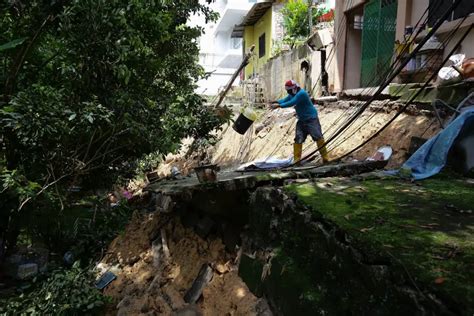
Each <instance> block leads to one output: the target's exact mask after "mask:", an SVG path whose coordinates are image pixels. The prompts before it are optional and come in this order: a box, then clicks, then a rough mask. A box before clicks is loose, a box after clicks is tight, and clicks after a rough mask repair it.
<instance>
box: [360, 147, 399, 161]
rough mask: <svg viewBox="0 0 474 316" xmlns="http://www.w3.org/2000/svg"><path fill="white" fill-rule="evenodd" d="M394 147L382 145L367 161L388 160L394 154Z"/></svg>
mask: <svg viewBox="0 0 474 316" xmlns="http://www.w3.org/2000/svg"><path fill="white" fill-rule="evenodd" d="M392 153H393V149H392V147H390V146H383V147H380V148H379V149H378V150H377V152H376V153H375V154H374V155H373V156H372V157H369V158H367V159H366V160H367V161H387V160H389V159H390V157H391V156H392Z"/></svg>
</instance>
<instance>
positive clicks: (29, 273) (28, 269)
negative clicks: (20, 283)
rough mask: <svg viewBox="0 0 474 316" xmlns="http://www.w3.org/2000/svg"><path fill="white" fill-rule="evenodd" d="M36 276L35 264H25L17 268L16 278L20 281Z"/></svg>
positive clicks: (36, 267)
mask: <svg viewBox="0 0 474 316" xmlns="http://www.w3.org/2000/svg"><path fill="white" fill-rule="evenodd" d="M37 274H38V265H37V264H36V263H25V264H22V265H19V266H18V272H17V278H18V279H20V280H26V279H30V278H32V277H34V276H36V275H37Z"/></svg>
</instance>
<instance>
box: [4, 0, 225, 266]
mask: <svg viewBox="0 0 474 316" xmlns="http://www.w3.org/2000/svg"><path fill="white" fill-rule="evenodd" d="M193 13H199V14H203V15H205V16H206V19H208V20H209V19H210V20H212V19H215V18H216V16H215V13H213V12H211V11H209V9H208V8H207V7H206V6H203V5H201V4H199V1H197V0H195V1H188V0H186V1H185V0H183V1H142V0H30V1H23V0H14V1H13V0H12V1H2V2H1V3H0V94H1V98H0V122H1V126H2V129H1V130H0V133H1V134H0V139H1V142H2V144H1V147H0V186H1V187H2V188H1V189H0V190H1V193H0V242H1V241H2V240H3V241H4V245H3V246H5V245H6V246H7V247H13V246H14V244H15V240H16V237H17V236H18V232H19V229H20V228H21V227H20V226H21V225H20V224H19V219H21V218H22V217H23V216H25V215H24V214H26V212H30V213H31V212H41V211H42V210H44V209H51V208H52V209H57V210H62V209H64V208H65V207H67V198H66V197H67V195H68V194H69V192H70V191H71V190H70V188H72V187H74V186H78V185H80V186H83V187H85V186H89V187H97V186H104V185H105V186H107V185H110V183H112V181H113V177H112V176H111V175H113V173H112V171H122V170H124V169H125V168H128V167H130V166H129V164H128V162H130V161H133V160H134V159H136V158H137V157H141V156H142V155H144V154H148V153H150V152H159V153H167V152H170V151H174V150H176V149H177V148H178V146H179V142H180V140H181V139H182V138H183V137H186V136H192V137H197V138H199V137H206V136H207V135H209V133H210V132H211V131H212V130H214V129H215V128H216V127H217V126H219V124H220V121H219V119H218V118H217V117H216V116H215V115H214V114H213V113H212V112H211V111H210V110H209V109H208V108H206V107H204V106H203V100H202V99H201V98H200V97H199V96H198V95H196V94H195V93H194V88H195V83H196V81H197V80H198V79H200V78H201V77H203V76H204V75H205V73H204V70H203V69H202V68H201V67H200V66H199V65H198V64H197V60H198V53H199V49H198V45H197V38H198V37H199V36H200V34H201V32H202V29H201V28H199V27H190V26H188V25H186V21H187V20H188V18H189V16H190V15H191V14H193ZM53 220H54V218H51V221H53ZM0 248H4V247H0ZM1 250H2V249H0V257H1Z"/></svg>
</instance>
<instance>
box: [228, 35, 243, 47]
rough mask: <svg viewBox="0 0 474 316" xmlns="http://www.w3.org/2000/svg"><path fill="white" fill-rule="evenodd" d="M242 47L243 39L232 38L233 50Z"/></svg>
mask: <svg viewBox="0 0 474 316" xmlns="http://www.w3.org/2000/svg"><path fill="white" fill-rule="evenodd" d="M241 47H242V39H241V38H237V37H232V38H231V48H232V49H239V48H241Z"/></svg>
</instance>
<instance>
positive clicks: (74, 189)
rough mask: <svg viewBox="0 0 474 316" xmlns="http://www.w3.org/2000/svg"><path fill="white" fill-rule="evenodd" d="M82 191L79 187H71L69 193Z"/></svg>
mask: <svg viewBox="0 0 474 316" xmlns="http://www.w3.org/2000/svg"><path fill="white" fill-rule="evenodd" d="M81 190H82V187H80V186H77V185H71V186H70V187H69V189H68V191H69V192H80V191H81Z"/></svg>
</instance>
